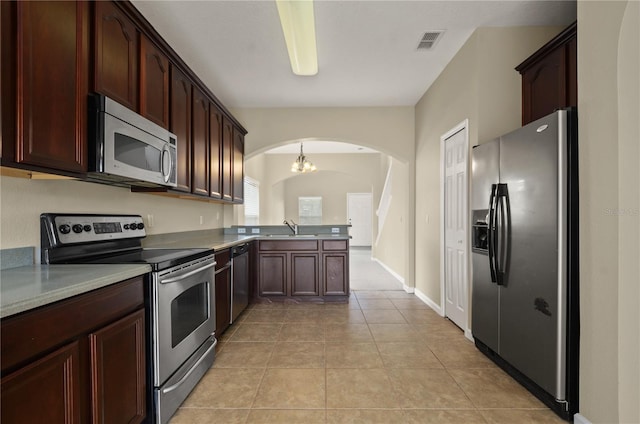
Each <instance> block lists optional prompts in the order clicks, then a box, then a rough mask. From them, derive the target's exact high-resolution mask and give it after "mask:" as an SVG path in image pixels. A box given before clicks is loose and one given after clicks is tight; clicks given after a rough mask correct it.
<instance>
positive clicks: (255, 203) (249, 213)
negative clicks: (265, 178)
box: [244, 177, 260, 225]
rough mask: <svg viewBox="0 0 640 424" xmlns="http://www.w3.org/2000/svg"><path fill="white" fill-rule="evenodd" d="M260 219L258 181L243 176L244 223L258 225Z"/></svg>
mask: <svg viewBox="0 0 640 424" xmlns="http://www.w3.org/2000/svg"><path fill="white" fill-rule="evenodd" d="M259 221H260V183H259V182H258V181H256V180H254V179H253V178H249V177H244V225H258V224H259Z"/></svg>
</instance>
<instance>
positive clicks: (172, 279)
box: [160, 262, 216, 284]
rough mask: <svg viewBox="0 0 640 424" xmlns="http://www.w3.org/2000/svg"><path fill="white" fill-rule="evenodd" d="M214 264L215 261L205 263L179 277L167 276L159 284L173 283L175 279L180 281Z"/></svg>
mask: <svg viewBox="0 0 640 424" xmlns="http://www.w3.org/2000/svg"><path fill="white" fill-rule="evenodd" d="M214 266H216V263H215V262H214V263H212V264H209V265H205V266H201V267H200V268H198V269H194V270H193V271H189V272H187V273H186V274H183V275H181V276H179V277H174V278H167V279H166V280H160V284H167V283H175V282H176V281H182V280H184V279H185V278H188V277H191V276H192V275H193V274H197V273H199V272H202V271H204V270H205V269H209V268H213V267H214Z"/></svg>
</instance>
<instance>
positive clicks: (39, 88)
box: [3, 1, 89, 172]
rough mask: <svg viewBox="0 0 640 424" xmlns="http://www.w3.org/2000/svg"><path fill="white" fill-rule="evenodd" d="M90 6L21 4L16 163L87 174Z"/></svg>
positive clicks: (79, 4)
mask: <svg viewBox="0 0 640 424" xmlns="http://www.w3.org/2000/svg"><path fill="white" fill-rule="evenodd" d="M88 6H89V5H88V3H87V2H85V1H77V2H76V1H60V2H57V1H56V2H17V4H16V7H17V31H18V33H17V34H18V35H17V37H16V38H17V43H16V44H17V45H16V48H17V52H16V53H17V56H16V57H17V68H16V69H17V73H16V74H17V75H16V81H15V83H16V92H15V93H16V100H17V104H16V105H15V107H16V110H17V127H16V146H15V161H16V162H17V163H22V164H28V165H36V166H42V167H47V168H53V169H58V170H63V171H72V172H85V171H86V170H87V149H86V129H87V94H88V89H89V87H88V69H89V7H88ZM3 10H4V9H3ZM7 141H8V140H5V141H4V142H7Z"/></svg>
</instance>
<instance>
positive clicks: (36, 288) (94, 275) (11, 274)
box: [0, 264, 151, 318]
mask: <svg viewBox="0 0 640 424" xmlns="http://www.w3.org/2000/svg"><path fill="white" fill-rule="evenodd" d="M150 271H151V267H150V266H149V265H140V264H137V265H31V266H22V267H19V268H10V269H5V270H2V271H0V296H1V297H0V318H5V317H8V316H11V315H14V314H17V313H20V312H24V311H28V310H30V309H33V308H37V307H39V306H44V305H47V304H49V303H53V302H57V301H59V300H63V299H66V298H69V297H72V296H76V295H79V294H82V293H86V292H88V291H91V290H95V289H99V288H101V287H105V286H108V285H110V284H114V283H118V282H120V281H124V280H126V279H129V278H133V277H137V276H139V275H143V274H146V273H148V272H150Z"/></svg>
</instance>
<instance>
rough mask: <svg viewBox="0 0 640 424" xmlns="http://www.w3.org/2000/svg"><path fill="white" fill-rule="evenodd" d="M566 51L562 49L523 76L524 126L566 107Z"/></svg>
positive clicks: (552, 53) (551, 54) (555, 51)
mask: <svg viewBox="0 0 640 424" xmlns="http://www.w3.org/2000/svg"><path fill="white" fill-rule="evenodd" d="M565 75H566V71H565V50H564V47H563V46H562V47H560V48H558V49H556V50H554V51H553V52H551V53H550V54H549V55H548V56H547V57H546V58H544V59H543V60H541V61H540V62H539V63H538V64H537V65H535V66H533V67H532V68H531V69H529V70H527V72H526V73H525V74H524V75H523V76H522V86H523V98H524V99H525V100H526V101H525V104H524V105H523V111H522V112H523V124H524V121H525V120H526V121H527V122H526V123H529V122H531V121H535V120H536V119H538V118H542V117H543V116H545V115H548V114H550V113H552V112H553V111H554V110H556V109H558V108H560V107H564V106H566V104H565V103H566V102H565V98H566V89H567V87H566V82H565Z"/></svg>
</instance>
